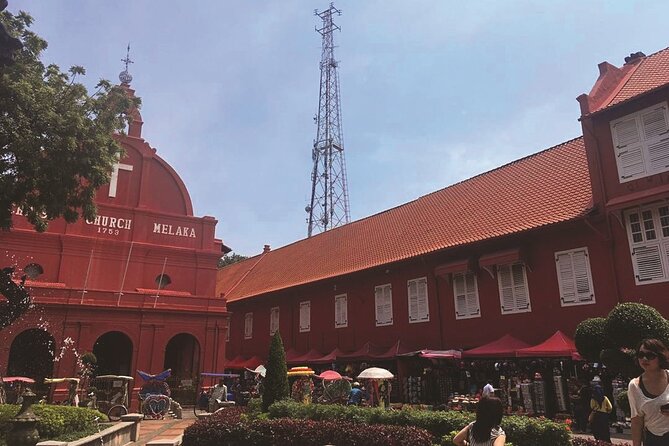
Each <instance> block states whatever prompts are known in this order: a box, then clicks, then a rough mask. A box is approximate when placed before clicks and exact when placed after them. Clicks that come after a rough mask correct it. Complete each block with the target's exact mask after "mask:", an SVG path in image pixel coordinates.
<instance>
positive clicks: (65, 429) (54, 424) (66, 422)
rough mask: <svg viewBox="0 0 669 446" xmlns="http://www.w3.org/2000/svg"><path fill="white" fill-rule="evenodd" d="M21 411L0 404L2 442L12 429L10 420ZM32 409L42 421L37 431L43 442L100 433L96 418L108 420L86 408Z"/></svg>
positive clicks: (39, 422)
mask: <svg viewBox="0 0 669 446" xmlns="http://www.w3.org/2000/svg"><path fill="white" fill-rule="evenodd" d="M19 409H20V407H19V406H17V405H14V404H0V441H4V438H5V435H6V433H7V432H9V430H10V429H11V428H12V425H11V422H10V420H11V419H12V418H14V416H16V414H17V413H18V412H19ZM32 409H33V412H34V413H35V415H36V416H37V417H38V418H39V419H40V420H39V421H38V422H37V430H38V431H39V435H40V439H42V440H60V439H63V440H67V439H76V438H82V437H85V436H86V435H90V434H92V433H95V432H97V431H98V428H97V422H96V421H95V418H96V417H97V418H99V420H100V421H106V420H107V416H106V415H103V414H102V413H100V412H98V411H97V410H92V409H87V408H85V407H72V406H57V405H51V404H35V405H34V406H33V407H32ZM73 437H74V438H73Z"/></svg>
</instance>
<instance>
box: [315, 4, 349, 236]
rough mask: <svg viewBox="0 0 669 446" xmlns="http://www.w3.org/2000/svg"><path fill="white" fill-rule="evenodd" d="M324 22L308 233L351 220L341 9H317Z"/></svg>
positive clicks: (333, 7)
mask: <svg viewBox="0 0 669 446" xmlns="http://www.w3.org/2000/svg"><path fill="white" fill-rule="evenodd" d="M314 14H315V15H316V16H318V17H319V18H320V19H321V20H322V21H323V24H322V26H321V28H318V27H316V31H317V32H318V33H319V34H320V35H321V36H322V37H323V45H322V51H321V62H320V70H321V84H320V95H319V98H318V115H317V116H316V118H315V121H316V126H317V130H316V139H315V140H314V146H313V149H312V152H311V158H312V161H313V163H314V168H313V171H312V173H311V202H310V203H309V205H308V206H307V207H306V208H305V210H306V211H307V213H308V214H309V217H308V218H307V222H308V224H309V228H308V232H307V235H308V237H311V236H312V234H314V233H316V232H323V231H327V230H328V229H332V228H335V227H337V226H340V225H343V224H346V223H349V222H350V221H351V216H350V212H349V207H348V188H347V185H346V163H345V162H344V137H343V134H342V126H341V104H340V100H339V74H338V73H337V65H338V63H337V61H336V60H335V58H334V48H335V46H334V31H335V30H339V31H341V28H339V26H337V25H336V24H335V23H334V21H333V20H332V16H333V15H334V14H337V15H341V10H339V9H337V8H335V6H334V4H332V3H330V7H329V8H328V9H326V10H325V11H322V12H318V10H316V11H314Z"/></svg>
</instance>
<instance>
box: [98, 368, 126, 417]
mask: <svg viewBox="0 0 669 446" xmlns="http://www.w3.org/2000/svg"><path fill="white" fill-rule="evenodd" d="M133 380H134V378H133V377H132V376H124V375H99V376H96V377H95V378H93V380H92V381H91V390H92V392H91V395H90V396H91V403H90V406H91V407H92V408H95V409H98V410H99V411H100V412H102V413H105V414H107V416H108V417H109V419H110V420H111V421H118V420H120V419H121V416H123V415H126V414H127V413H128V406H129V405H130V392H129V389H128V387H129V386H130V384H131V383H132V381H133Z"/></svg>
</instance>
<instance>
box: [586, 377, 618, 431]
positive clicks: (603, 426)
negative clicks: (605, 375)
mask: <svg viewBox="0 0 669 446" xmlns="http://www.w3.org/2000/svg"><path fill="white" fill-rule="evenodd" d="M590 409H592V412H591V414H590V415H591V423H592V434H593V435H594V436H595V440H601V441H606V442H608V443H611V427H610V425H609V414H610V413H611V411H612V410H613V405H612V404H611V401H609V398H608V397H607V396H606V395H604V389H602V386H600V385H599V384H595V386H594V387H593V388H592V398H591V399H590Z"/></svg>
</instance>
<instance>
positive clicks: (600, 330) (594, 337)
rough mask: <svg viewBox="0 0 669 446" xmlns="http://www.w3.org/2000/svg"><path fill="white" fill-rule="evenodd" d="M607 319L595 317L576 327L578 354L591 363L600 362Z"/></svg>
mask: <svg viewBox="0 0 669 446" xmlns="http://www.w3.org/2000/svg"><path fill="white" fill-rule="evenodd" d="M605 326H606V319H604V318H603V317H595V318H590V319H586V320H584V321H582V322H581V323H580V324H578V326H577V327H576V333H575V334H574V343H575V344H576V348H577V349H578V352H579V353H580V354H581V356H583V357H584V358H586V359H588V360H589V361H593V362H599V354H600V352H601V351H602V350H603V349H604V347H605V345H604V343H605V341H606V337H605V335H604V328H605Z"/></svg>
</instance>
